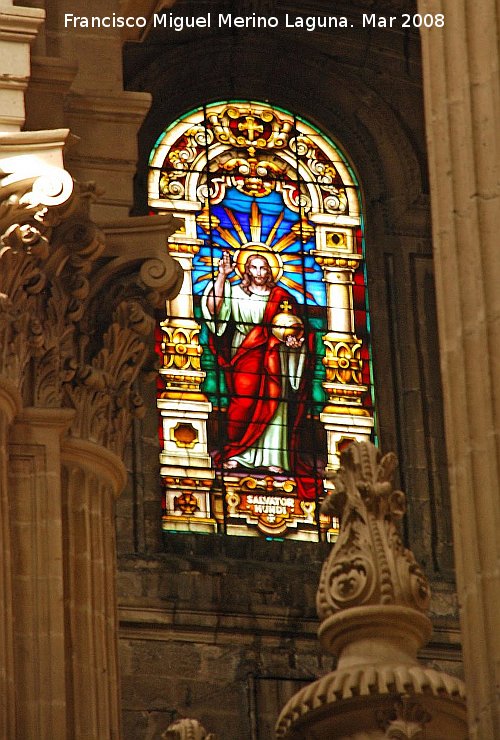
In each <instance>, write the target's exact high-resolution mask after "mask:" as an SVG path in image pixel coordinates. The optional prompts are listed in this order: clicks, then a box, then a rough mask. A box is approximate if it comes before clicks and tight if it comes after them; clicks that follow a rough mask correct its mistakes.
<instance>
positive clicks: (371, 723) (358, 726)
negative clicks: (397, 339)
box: [276, 442, 467, 740]
mask: <svg viewBox="0 0 500 740" xmlns="http://www.w3.org/2000/svg"><path fill="white" fill-rule="evenodd" d="M395 466H396V458H395V456H394V455H393V454H391V453H390V454H388V455H385V456H384V457H382V456H381V454H380V452H379V451H378V450H377V449H376V447H374V445H372V444H371V443H369V442H361V443H353V444H352V445H350V447H348V449H347V450H346V451H345V452H343V453H342V455H341V467H340V468H339V470H338V472H337V473H336V474H335V475H334V476H333V483H334V487H335V493H334V494H331V495H330V496H329V497H328V498H327V499H326V500H325V502H324V503H323V513H330V514H331V513H333V514H335V515H336V516H340V517H341V528H340V534H339V537H338V540H337V542H336V544H335V547H334V548H333V550H332V552H331V554H330V557H329V558H328V560H327V561H326V562H325V564H324V566H323V570H322V573H321V577H320V583H319V588H318V594H317V610H318V615H319V617H320V619H321V626H320V628H319V638H320V642H321V644H322V646H323V648H324V649H325V650H326V651H328V652H329V653H332V654H333V655H335V656H337V657H338V663H337V668H336V670H335V671H333V672H332V673H329V674H328V675H326V676H324V677H323V678H321V679H320V680H319V681H316V682H315V683H312V684H311V685H309V686H307V687H306V688H304V689H302V690H301V691H299V692H298V693H297V694H296V695H295V696H294V697H292V699H290V701H289V702H288V704H287V705H286V706H285V708H284V709H283V711H282V713H281V716H280V718H279V720H278V724H277V727H276V735H277V737H278V738H283V739H284V738H286V740H334V738H337V739H338V740H357V739H358V738H359V740H361V738H364V739H365V740H368V738H370V739H373V740H376V739H377V738H378V739H380V740H381V739H382V738H398V739H399V740H409V739H410V738H418V737H422V738H424V737H425V738H426V740H443V738H445V737H450V738H454V740H465V737H466V731H467V725H466V716H465V700H464V686H463V684H462V682H461V681H460V680H459V679H456V678H454V677H452V676H448V675H446V674H444V673H440V672H438V671H435V670H433V669H430V668H426V667H424V666H422V665H420V664H419V663H418V661H417V657H416V656H417V651H418V650H419V649H420V648H421V647H422V646H423V645H424V644H425V642H427V640H428V639H429V637H430V635H431V631H432V626H431V622H430V620H429V618H428V617H427V616H426V614H425V610H426V609H427V606H428V603H429V598H430V591H429V587H428V584H427V581H426V578H425V576H424V574H423V573H422V571H421V570H420V568H419V566H418V564H417V562H416V561H415V558H414V557H413V553H412V552H411V551H410V550H407V549H405V548H404V546H403V543H402V542H401V539H400V536H399V534H398V531H397V528H396V521H397V520H398V519H399V518H401V517H402V516H403V514H404V510H405V496H404V494H403V493H401V491H394V490H393V486H392V476H393V472H394V468H395Z"/></svg>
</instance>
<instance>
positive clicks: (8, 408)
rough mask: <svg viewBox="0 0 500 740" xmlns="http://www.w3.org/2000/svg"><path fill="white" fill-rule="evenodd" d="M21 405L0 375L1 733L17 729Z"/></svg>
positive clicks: (6, 734) (10, 734)
mask: <svg viewBox="0 0 500 740" xmlns="http://www.w3.org/2000/svg"><path fill="white" fill-rule="evenodd" d="M20 406H21V399H20V397H19V392H18V390H17V388H16V386H15V385H14V383H13V382H12V381H9V380H8V379H7V378H5V377H0V737H15V732H16V730H15V727H16V723H15V687H14V675H15V673H14V650H13V642H14V641H13V604H12V546H11V532H10V522H9V490H8V485H9V484H8V475H7V474H8V447H7V444H8V432H9V427H10V424H11V422H12V419H13V418H14V416H15V414H16V413H17V412H18V411H19V409H20Z"/></svg>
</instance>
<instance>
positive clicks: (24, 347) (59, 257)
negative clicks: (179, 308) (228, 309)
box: [0, 168, 176, 454]
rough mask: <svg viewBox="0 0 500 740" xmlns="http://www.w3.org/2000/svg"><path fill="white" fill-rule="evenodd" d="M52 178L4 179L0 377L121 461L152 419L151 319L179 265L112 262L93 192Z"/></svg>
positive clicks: (0, 194)
mask: <svg viewBox="0 0 500 740" xmlns="http://www.w3.org/2000/svg"><path fill="white" fill-rule="evenodd" d="M49 174H50V176H49V177H39V178H36V179H35V178H31V179H26V178H22V179H18V180H16V179H15V177H14V176H13V175H11V176H9V177H7V178H3V179H1V180H0V229H1V230H0V374H1V375H3V376H4V377H7V378H8V379H9V380H10V381H11V382H12V383H14V384H15V385H16V386H17V387H18V388H19V391H20V393H21V394H22V396H23V400H24V403H25V405H27V406H39V407H60V406H66V407H70V408H73V409H75V410H76V411H77V414H76V415H75V419H74V422H73V426H72V428H71V433H72V434H73V435H74V436H77V437H81V438H84V439H88V440H91V441H94V442H96V443H99V444H103V445H105V446H107V447H108V448H109V449H111V450H112V451H114V452H116V453H117V454H121V451H122V449H123V445H124V442H125V437H126V434H127V430H128V426H129V421H130V419H131V418H132V417H133V416H137V415H140V414H141V413H142V411H143V402H142V400H141V399H140V398H139V396H138V395H137V393H135V392H134V390H133V384H134V381H135V379H136V377H137V374H138V372H139V370H140V368H141V367H142V365H143V363H144V360H145V358H146V356H147V354H148V353H147V352H146V349H145V342H144V337H145V336H146V335H148V334H150V333H152V331H153V328H154V319H153V317H152V316H149V315H148V312H147V311H148V310H150V309H151V304H152V305H153V306H156V305H158V303H160V302H161V298H162V295H163V294H164V291H165V290H166V286H167V285H171V284H172V283H175V274H174V273H175V268H172V265H176V263H173V261H172V260H171V259H170V258H167V257H166V258H165V260H168V261H169V263H168V264H166V262H164V261H163V260H162V259H161V256H160V257H159V258H157V259H156V258H155V259H151V258H150V259H141V258H140V257H137V255H135V254H134V255H133V256H126V255H125V256H122V255H120V254H117V255H115V256H113V257H107V256H106V255H105V240H104V236H103V234H102V233H101V232H100V231H99V230H98V229H97V228H96V226H95V225H94V224H93V223H91V222H90V220H89V219H88V215H87V210H88V201H87V199H86V195H84V194H83V193H82V191H83V188H82V189H78V190H77V191H75V190H74V189H73V181H72V180H71V178H70V176H69V175H68V173H67V172H65V171H64V170H59V169H57V168H51V169H50V173H49Z"/></svg>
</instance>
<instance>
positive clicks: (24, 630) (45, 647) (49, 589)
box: [9, 408, 74, 740]
mask: <svg viewBox="0 0 500 740" xmlns="http://www.w3.org/2000/svg"><path fill="white" fill-rule="evenodd" d="M73 416H74V412H73V411H72V410H70V409H37V408H27V409H24V410H23V411H22V413H21V414H20V415H18V416H17V417H16V419H15V422H14V423H13V424H12V430H11V435H10V445H9V505H10V512H9V516H10V524H11V538H12V542H11V547H12V592H13V603H14V606H13V611H14V657H15V674H14V675H15V689H16V702H15V706H16V732H17V734H16V735H15V736H14V735H12V736H9V737H19V738H31V737H35V736H36V737H37V738H40V740H51V738H55V737H58V738H64V737H66V736H67V735H66V720H67V686H66V671H65V661H66V650H67V645H66V638H65V615H64V610H63V603H64V568H63V540H64V532H63V518H62V499H61V471H60V468H61V456H60V438H61V435H62V434H63V433H64V432H65V431H66V430H67V428H68V427H69V424H70V422H71V419H72V417H73Z"/></svg>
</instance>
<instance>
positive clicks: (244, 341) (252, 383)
mask: <svg viewBox="0 0 500 740" xmlns="http://www.w3.org/2000/svg"><path fill="white" fill-rule="evenodd" d="M233 269H234V267H233V265H232V263H231V259H230V257H229V255H228V254H227V253H224V255H223V256H222V258H221V259H220V261H219V266H218V274H217V278H216V280H215V281H213V282H211V283H210V284H209V285H208V286H207V288H206V290H205V292H204V295H203V297H202V302H201V306H202V312H203V316H204V318H205V319H206V321H207V325H208V328H209V330H210V346H211V348H212V351H213V352H214V353H215V355H216V358H217V361H218V363H219V365H220V366H221V367H222V368H224V371H225V377H226V382H227V386H228V391H229V405H228V410H227V443H226V445H225V446H224V448H223V449H222V450H221V451H219V453H218V454H217V455H216V457H215V463H216V464H219V465H222V466H223V467H225V468H227V469H233V468H237V467H243V468H267V469H268V470H269V471H271V472H274V473H278V474H279V473H283V472H284V471H287V470H291V469H293V467H294V459H293V457H294V454H295V453H294V451H293V449H291V447H293V446H294V444H293V442H292V443H291V437H292V434H293V432H292V427H294V425H295V422H296V421H297V414H295V419H290V418H289V399H290V398H291V397H292V396H295V400H296V401H297V403H295V404H294V408H302V410H304V409H305V403H304V395H305V394H304V381H305V376H306V374H307V373H306V363H307V360H308V358H307V354H308V353H307V352H306V348H305V343H304V337H303V336H300V337H298V336H294V335H289V336H286V338H284V340H283V341H281V340H280V339H279V338H277V337H276V336H275V333H274V332H273V331H272V321H273V318H274V317H275V316H277V314H279V313H280V312H282V311H283V309H284V308H285V310H286V309H288V310H290V309H291V308H293V309H295V310H294V313H296V302H295V300H294V298H293V297H292V296H291V295H290V293H288V291H286V290H284V289H283V288H281V287H280V286H278V285H275V283H274V281H273V275H272V270H271V267H270V264H269V261H268V260H267V259H266V257H265V256H263V255H262V254H251V255H250V256H249V257H248V258H247V260H246V262H245V266H244V273H243V275H242V280H241V282H240V283H238V284H236V285H232V284H231V282H230V281H229V280H228V277H229V275H230V274H231V272H232V271H233ZM300 398H301V399H302V400H301V401H300V400H299V399H300Z"/></svg>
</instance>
